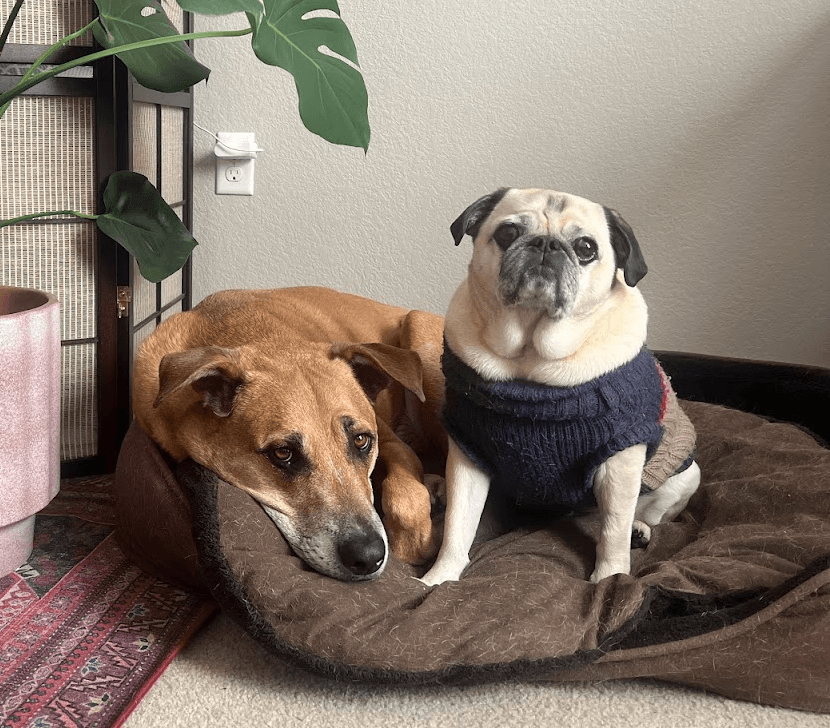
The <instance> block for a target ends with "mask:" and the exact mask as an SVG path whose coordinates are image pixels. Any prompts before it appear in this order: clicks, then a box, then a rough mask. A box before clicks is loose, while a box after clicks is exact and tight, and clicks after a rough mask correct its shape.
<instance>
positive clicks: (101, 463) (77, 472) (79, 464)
mask: <svg viewBox="0 0 830 728" xmlns="http://www.w3.org/2000/svg"><path fill="white" fill-rule="evenodd" d="M111 472H112V468H111V467H110V464H109V462H108V461H107V460H106V459H105V458H103V457H102V456H101V455H96V456H95V457H91V458H78V459H77V460H64V461H63V462H61V478H81V477H84V476H87V475H94V474H96V473H111Z"/></svg>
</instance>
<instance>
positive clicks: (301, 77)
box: [177, 0, 370, 150]
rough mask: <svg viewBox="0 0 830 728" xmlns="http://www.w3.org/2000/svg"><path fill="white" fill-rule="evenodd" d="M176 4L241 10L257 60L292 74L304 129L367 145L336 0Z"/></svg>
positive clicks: (364, 101)
mask: <svg viewBox="0 0 830 728" xmlns="http://www.w3.org/2000/svg"><path fill="white" fill-rule="evenodd" d="M177 2H178V3H179V5H181V7H182V8H184V9H185V10H189V11H192V12H196V13H203V14H205V15H227V14H229V13H238V12H244V13H245V14H246V16H247V17H248V21H249V22H250V24H251V28H252V30H253V39H252V41H251V44H252V46H253V49H254V53H256V56H257V58H259V60H261V61H262V62H263V63H267V64H269V65H272V66H279V67H280V68H284V69H285V70H286V71H288V72H289V73H291V74H292V75H293V76H294V82H295V84H296V86H297V95H298V97H299V102H300V118H301V119H302V121H303V124H305V126H306V128H307V129H308V130H309V131H311V132H313V133H315V134H318V135H319V136H321V137H323V139H325V140H326V141H329V142H333V143H334V144H345V145H348V146H353V147H362V148H363V149H364V150H366V149H367V148H368V146H369V137H370V131H369V119H368V116H367V106H368V97H367V93H366V86H365V84H364V82H363V76H362V75H361V73H360V71H359V70H357V68H356V66H357V51H356V50H355V46H354V41H353V40H352V36H351V34H350V33H349V29H348V28H347V27H346V24H345V23H344V22H343V20H342V19H341V18H340V8H339V7H338V5H337V2H336V0H177ZM320 11H324V13H323V14H322V15H321V14H320ZM327 51H328V52H327ZM352 64H353V65H352Z"/></svg>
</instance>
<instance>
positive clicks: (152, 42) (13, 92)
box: [0, 28, 254, 108]
mask: <svg viewBox="0 0 830 728" xmlns="http://www.w3.org/2000/svg"><path fill="white" fill-rule="evenodd" d="M253 32H254V31H253V28H245V29H244V30H217V31H204V32H201V33H184V34H182V35H170V36H164V37H163V38H150V39H148V40H140V41H137V42H135V43H127V44H126V45H122V46H114V47H112V48H107V49H105V50H102V51H97V52H96V53H90V54H89V55H88V56H83V57H82V58H76V59H75V60H72V61H68V62H67V63H64V64H62V65H60V66H55V67H54V68H51V69H49V70H48V71H41V72H40V73H36V74H34V75H33V76H31V77H29V78H28V79H27V80H26V81H22V80H21V81H20V82H19V83H18V84H17V85H16V86H15V87H14V88H12V89H9V90H8V91H6V92H5V93H3V94H0V108H3V107H5V106H6V104H7V103H8V102H9V101H11V100H12V99H13V98H15V97H17V96H20V95H21V94H23V93H24V92H26V91H28V90H29V89H30V88H32V86H37V84H39V83H40V82H41V81H46V80H47V79H50V78H53V77H54V76H57V75H58V74H59V73H64V72H65V71H68V70H70V69H72V68H75V67H77V66H82V65H84V64H87V63H92V62H93V61H97V60H99V59H101V58H107V57H108V56H114V55H117V54H119V53H127V52H129V51H135V50H139V49H141V48H150V47H152V46H157V45H166V44H168V43H178V42H180V41H186V40H199V39H202V38H227V37H233V36H240V35H250V34H251V33H253Z"/></svg>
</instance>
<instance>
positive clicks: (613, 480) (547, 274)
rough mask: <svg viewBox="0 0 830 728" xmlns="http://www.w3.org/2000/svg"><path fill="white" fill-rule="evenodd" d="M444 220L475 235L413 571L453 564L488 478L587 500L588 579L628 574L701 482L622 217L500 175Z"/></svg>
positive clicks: (542, 505)
mask: <svg viewBox="0 0 830 728" xmlns="http://www.w3.org/2000/svg"><path fill="white" fill-rule="evenodd" d="M450 230H451V233H452V236H453V238H454V240H455V244H456V245H458V244H459V243H460V242H461V240H462V239H463V238H464V236H465V235H469V236H470V237H471V238H472V239H473V242H474V247H473V255H472V260H471V262H470V264H469V267H468V272H467V276H466V278H465V279H464V280H463V281H462V283H461V284H460V285H459V287H458V289H457V290H456V292H455V295H454V296H453V298H452V301H451V303H450V306H449V309H448V311H447V315H446V320H445V333H444V335H445V341H444V354H443V360H442V366H443V370H444V375H445V378H446V395H447V397H446V405H445V409H444V422H445V425H446V429H447V433H448V434H449V437H450V442H449V454H448V458H447V511H446V517H445V525H444V537H443V542H442V545H441V548H440V550H439V553H438V557H437V559H436V561H435V563H434V565H433V566H432V567H431V568H430V570H429V571H428V572H427V573H426V574H425V575H424V576H423V578H422V581H423V582H425V583H426V584H428V585H434V584H440V583H442V582H445V581H451V580H457V579H459V578H460V577H461V574H462V572H463V571H464V569H465V567H466V566H467V564H468V563H469V550H470V547H471V545H472V543H473V539H474V536H475V533H476V529H477V527H478V524H479V520H480V518H481V515H482V511H483V508H484V504H485V500H486V499H487V495H488V492H489V491H490V489H491V487H492V488H497V489H498V490H499V491H500V492H501V493H502V494H506V495H507V496H508V497H509V498H512V499H513V500H514V501H515V502H516V503H518V504H520V505H522V506H523V507H526V508H531V509H534V510H536V509H538V510H540V511H542V512H545V511H547V510H548V509H549V510H550V512H551V513H552V514H554V513H556V514H561V513H563V512H565V513H567V512H581V511H582V510H584V509H591V508H595V509H596V511H597V512H598V515H599V521H600V523H599V535H598V538H597V544H596V559H595V564H594V568H593V572H592V573H591V575H590V580H591V581H592V582H594V583H597V582H599V581H601V580H602V579H605V578H606V577H609V576H612V575H613V574H628V573H629V571H630V564H631V553H630V550H631V548H632V547H639V546H645V545H646V544H647V543H648V541H649V539H650V536H651V529H652V528H653V527H654V526H656V525H657V524H659V523H661V522H663V521H667V520H671V519H674V518H675V517H676V516H677V515H678V514H679V513H680V512H681V511H682V510H683V509H684V508H685V507H686V504H687V503H688V501H689V499H690V498H691V496H692V495H693V494H694V492H695V491H696V490H697V487H698V485H699V483H700V468H699V467H698V464H697V463H696V462H695V460H694V443H695V433H694V428H693V426H692V424H691V422H690V421H689V419H688V418H687V417H686V415H685V414H684V413H683V411H682V409H681V408H680V407H679V405H678V402H677V398H676V397H675V394H674V392H673V391H672V389H671V386H670V383H669V380H668V378H667V377H666V375H665V373H664V372H663V370H662V369H661V368H660V365H659V364H658V363H657V361H656V360H655V359H654V357H653V356H652V354H651V353H650V352H649V350H648V349H647V348H646V346H645V342H646V327H647V326H646V325H647V320H648V312H647V307H646V304H645V301H644V299H643V296H642V294H641V293H640V291H639V290H638V289H637V287H636V286H637V283H638V282H639V281H640V280H641V279H642V278H643V276H644V275H645V274H646V272H647V270H648V269H647V266H646V263H645V260H644V258H643V254H642V251H641V250H640V245H639V243H638V242H637V239H636V238H635V236H634V233H633V231H632V229H631V227H630V226H629V225H628V224H627V223H626V222H625V221H624V220H623V219H622V217H620V215H619V214H617V213H616V212H615V211H614V210H611V209H609V208H607V207H603V206H602V205H599V204H596V203H594V202H590V201H589V200H586V199H583V198H581V197H577V196H575V195H571V194H566V193H562V192H555V191H552V190H542V189H500V190H497V191H496V192H493V193H491V194H489V195H486V196H484V197H482V198H480V199H479V200H476V201H475V202H474V203H473V204H472V205H470V206H469V207H468V208H467V209H466V210H465V211H464V212H463V213H462V214H461V215H460V216H459V217H458V219H457V220H455V222H453V224H452V225H451V227H450ZM589 568H590V567H589ZM586 574H587V570H586Z"/></svg>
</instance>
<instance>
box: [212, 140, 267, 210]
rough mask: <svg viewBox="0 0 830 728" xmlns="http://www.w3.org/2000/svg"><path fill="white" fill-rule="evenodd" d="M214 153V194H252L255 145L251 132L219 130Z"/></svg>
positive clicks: (259, 150) (256, 148) (257, 149)
mask: <svg viewBox="0 0 830 728" xmlns="http://www.w3.org/2000/svg"><path fill="white" fill-rule="evenodd" d="M217 139H218V141H217V143H216V147H215V148H214V150H213V152H214V154H215V155H216V194H217V195H248V196H250V195H253V194H254V164H255V162H256V155H257V152H261V151H262V150H261V149H260V148H259V147H257V145H256V140H255V139H254V134H253V133H252V132H221V131H220V132H219V134H217Z"/></svg>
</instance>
